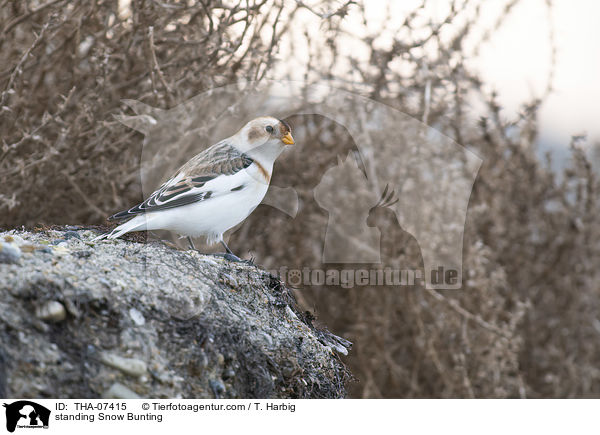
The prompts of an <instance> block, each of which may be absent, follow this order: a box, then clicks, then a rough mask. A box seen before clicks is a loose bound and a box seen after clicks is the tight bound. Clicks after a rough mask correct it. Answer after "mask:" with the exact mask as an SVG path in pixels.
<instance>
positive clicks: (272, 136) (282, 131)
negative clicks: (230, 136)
mask: <svg viewBox="0 0 600 435" xmlns="http://www.w3.org/2000/svg"><path fill="white" fill-rule="evenodd" d="M235 136H236V139H237V142H238V143H237V144H236V145H238V146H240V148H245V149H243V151H250V150H252V149H255V148H258V147H261V148H262V147H263V145H271V146H274V147H280V148H283V147H284V146H285V145H293V144H294V138H293V137H292V129H291V127H290V125H289V124H288V123H287V122H285V121H282V120H280V119H277V118H273V117H272V116H262V117H260V118H256V119H253V120H252V121H250V122H248V123H247V124H246V125H245V126H243V127H242V129H241V130H240V131H239V132H238V133H237V134H236V135H235Z"/></svg>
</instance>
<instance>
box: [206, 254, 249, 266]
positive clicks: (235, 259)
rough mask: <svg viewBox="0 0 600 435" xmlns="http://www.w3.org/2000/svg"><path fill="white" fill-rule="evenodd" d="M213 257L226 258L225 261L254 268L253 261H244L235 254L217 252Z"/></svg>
mask: <svg viewBox="0 0 600 435" xmlns="http://www.w3.org/2000/svg"><path fill="white" fill-rule="evenodd" d="M211 255H214V256H215V257H221V258H224V259H225V260H229V261H232V262H234V263H244V264H248V265H250V266H254V261H253V259H252V260H244V259H242V258H240V257H238V256H237V255H235V254H231V253H229V252H215V253H213V254H211Z"/></svg>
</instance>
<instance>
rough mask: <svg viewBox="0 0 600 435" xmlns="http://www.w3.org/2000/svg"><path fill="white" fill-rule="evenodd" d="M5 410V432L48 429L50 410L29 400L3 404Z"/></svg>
mask: <svg viewBox="0 0 600 435" xmlns="http://www.w3.org/2000/svg"><path fill="white" fill-rule="evenodd" d="M4 407H5V408H6V430H8V431H9V432H14V431H15V429H16V428H19V429H22V428H24V429H41V428H43V429H48V423H49V421H50V410H49V409H48V408H45V407H43V406H42V405H38V404H37V403H35V402H31V401H29V400H19V401H17V402H13V403H10V404H6V403H5V404H4Z"/></svg>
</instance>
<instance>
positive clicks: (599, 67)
mask: <svg viewBox="0 0 600 435" xmlns="http://www.w3.org/2000/svg"><path fill="white" fill-rule="evenodd" d="M488 3H490V4H491V3H492V2H488ZM553 3H554V8H553V11H552V19H553V21H554V29H555V39H556V47H557V64H556V69H555V77H554V92H553V93H552V94H551V96H550V97H549V99H548V100H547V102H546V103H545V104H544V105H543V106H542V110H541V136H542V137H541V140H542V141H544V142H545V141H550V142H553V143H557V144H568V142H569V139H570V136H571V135H573V134H582V133H588V136H589V138H590V139H592V140H596V141H598V140H600V81H599V79H600V25H599V20H600V2H599V1H594V0H590V1H588V0H574V1H568V0H555V1H554V2H553ZM548 34H549V26H548V13H547V9H546V5H545V1H544V0H524V1H523V2H521V3H520V4H519V5H517V6H516V7H515V9H514V10H513V11H512V13H511V15H510V16H509V18H508V19H507V21H506V22H505V24H504V25H503V26H502V27H501V28H500V29H499V30H498V32H497V33H496V34H494V35H493V36H492V38H491V39H490V42H489V43H488V44H486V45H487V49H486V50H483V51H482V52H481V53H480V59H478V60H476V61H475V64H476V66H477V68H478V69H479V71H481V74H482V76H483V77H484V79H485V80H486V81H487V82H488V83H490V84H492V85H493V86H495V88H496V89H497V90H498V92H499V93H500V101H501V102H502V103H503V105H504V106H505V107H506V110H507V112H510V113H514V111H515V110H517V109H518V105H519V103H520V102H522V101H523V100H524V99H526V98H527V97H529V96H531V95H539V94H540V93H541V92H543V89H544V87H545V86H546V83H547V76H548V68H549V65H550V57H551V52H550V42H549V37H548Z"/></svg>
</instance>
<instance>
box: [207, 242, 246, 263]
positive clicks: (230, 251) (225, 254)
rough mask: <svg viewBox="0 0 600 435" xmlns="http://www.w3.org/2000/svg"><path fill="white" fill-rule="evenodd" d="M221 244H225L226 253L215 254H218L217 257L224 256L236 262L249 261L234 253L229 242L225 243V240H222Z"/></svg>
mask: <svg viewBox="0 0 600 435" xmlns="http://www.w3.org/2000/svg"><path fill="white" fill-rule="evenodd" d="M221 244H222V245H223V247H224V248H225V251H227V252H225V253H223V254H218V253H217V254H213V255H216V256H217V257H223V258H225V259H227V260H229V261H233V262H235V263H247V261H246V260H242V259H241V258H240V257H238V256H237V255H235V254H234V253H233V251H232V250H231V249H229V246H227V243H225V242H224V241H223V240H221Z"/></svg>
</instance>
